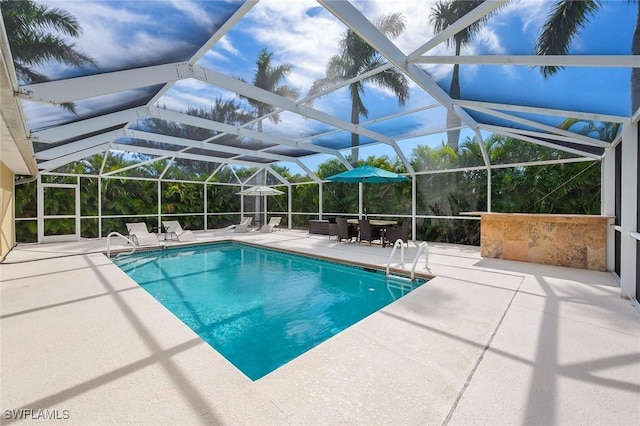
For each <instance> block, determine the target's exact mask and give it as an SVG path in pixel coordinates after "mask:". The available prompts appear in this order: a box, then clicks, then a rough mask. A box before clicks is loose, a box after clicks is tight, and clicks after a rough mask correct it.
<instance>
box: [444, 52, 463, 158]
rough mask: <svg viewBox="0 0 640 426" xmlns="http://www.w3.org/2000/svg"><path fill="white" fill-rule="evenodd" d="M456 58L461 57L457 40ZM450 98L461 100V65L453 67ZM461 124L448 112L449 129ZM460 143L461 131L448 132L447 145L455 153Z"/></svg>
mask: <svg viewBox="0 0 640 426" xmlns="http://www.w3.org/2000/svg"><path fill="white" fill-rule="evenodd" d="M456 56H460V42H458V41H457V40H456ZM449 97H450V98H451V99H460V64H455V65H454V66H453V75H452V76H451V87H450V89H449ZM460 124H461V121H460V117H458V116H457V115H456V114H454V113H453V112H451V111H450V110H447V129H449V128H452V127H459V126H460ZM459 142H460V129H456V130H448V131H447V145H449V146H450V147H451V148H452V149H453V150H454V151H455V152H458V144H459Z"/></svg>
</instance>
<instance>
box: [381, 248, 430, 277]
mask: <svg viewBox="0 0 640 426" xmlns="http://www.w3.org/2000/svg"><path fill="white" fill-rule="evenodd" d="M398 246H400V263H399V265H400V267H401V268H404V245H403V244H402V240H401V239H400V238H398V239H397V240H396V242H395V243H394V244H393V249H392V250H391V256H389V260H388V261H387V271H386V274H387V276H389V267H390V266H391V259H393V255H394V254H396V249H397V248H398ZM423 251H424V253H425V255H424V269H429V243H427V242H426V241H425V242H423V243H422V244H420V247H418V254H416V258H415V259H414V260H413V265H411V281H413V279H414V278H415V275H416V266H417V265H418V259H420V255H421V254H422V252H423Z"/></svg>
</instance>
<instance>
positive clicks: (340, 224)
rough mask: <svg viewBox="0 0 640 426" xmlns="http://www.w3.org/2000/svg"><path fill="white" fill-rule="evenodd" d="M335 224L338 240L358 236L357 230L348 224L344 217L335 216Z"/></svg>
mask: <svg viewBox="0 0 640 426" xmlns="http://www.w3.org/2000/svg"><path fill="white" fill-rule="evenodd" d="M336 225H337V228H338V234H337V236H338V242H340V241H342V240H349V241H351V240H352V239H353V238H357V237H358V233H357V231H356V230H355V229H354V228H353V227H351V226H349V224H348V223H347V219H346V218H344V217H338V218H336Z"/></svg>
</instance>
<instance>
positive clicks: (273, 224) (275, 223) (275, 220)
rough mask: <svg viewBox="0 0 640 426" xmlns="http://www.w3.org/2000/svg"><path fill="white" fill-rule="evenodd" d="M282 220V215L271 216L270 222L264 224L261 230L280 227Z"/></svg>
mask: <svg viewBox="0 0 640 426" xmlns="http://www.w3.org/2000/svg"><path fill="white" fill-rule="evenodd" d="M280 221H282V218H281V217H280V216H271V218H270V219H269V223H267V224H265V225H262V228H260V232H273V231H274V230H275V229H276V228H280Z"/></svg>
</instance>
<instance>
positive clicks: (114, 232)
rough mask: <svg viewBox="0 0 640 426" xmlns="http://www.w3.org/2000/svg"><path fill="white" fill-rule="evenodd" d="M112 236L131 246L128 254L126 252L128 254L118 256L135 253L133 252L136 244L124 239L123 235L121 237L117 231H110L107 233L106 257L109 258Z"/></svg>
mask: <svg viewBox="0 0 640 426" xmlns="http://www.w3.org/2000/svg"><path fill="white" fill-rule="evenodd" d="M113 236H117V237H120V238H122V239H123V240H125V241H126V242H128V243H130V244H131V246H132V249H131V251H130V252H128V253H119V254H118V256H119V255H121V254H133V253H135V251H136V243H134V242H133V240H131V239H129V238H127V237H125V236H124V235H122V234H121V233H119V232H118V231H111V232H110V233H109V235H107V257H111V237H113Z"/></svg>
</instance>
